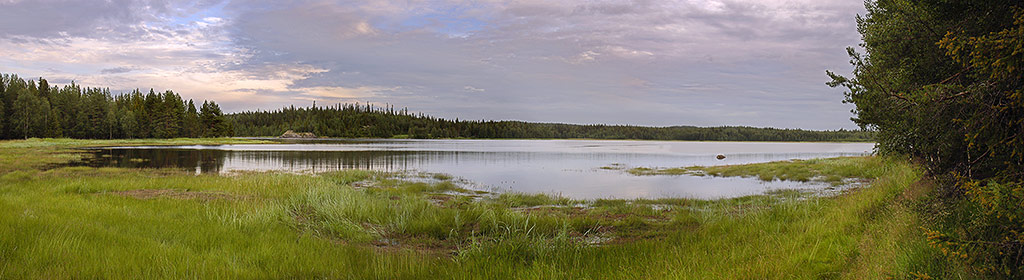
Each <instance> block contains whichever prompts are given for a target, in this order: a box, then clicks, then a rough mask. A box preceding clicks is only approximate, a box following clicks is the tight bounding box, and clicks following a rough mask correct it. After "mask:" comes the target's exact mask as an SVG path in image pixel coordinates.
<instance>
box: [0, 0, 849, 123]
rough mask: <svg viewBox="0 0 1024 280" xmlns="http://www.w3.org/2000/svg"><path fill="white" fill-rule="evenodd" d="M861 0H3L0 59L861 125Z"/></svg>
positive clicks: (193, 79) (127, 82) (214, 80)
mask: <svg viewBox="0 0 1024 280" xmlns="http://www.w3.org/2000/svg"><path fill="white" fill-rule="evenodd" d="M857 14H864V7H863V2H861V1H853V0H707V1H704V0H683V1H674V0H656V1H645V0H638V1H578V0H563V1H542V0H536V1H534V0H529V1H454V0H453V1H447V0H436V1H418V0H404V1H387V0H376V1H332V0H316V1H279V0H251V1H249V0H224V1H217V0H198V1H163V0H88V1H79V0H0V72H2V73H8V74H10V73H14V74H18V75H19V76H21V77H23V78H32V79H38V77H43V78H46V79H47V80H48V82H50V83H51V84H58V85H60V84H66V83H69V82H71V81H74V82H75V83H77V84H81V85H85V86H90V87H104V88H110V89H111V91H113V92H115V93H118V92H127V91H130V90H132V89H136V88H138V89H142V90H144V91H148V89H150V88H153V89H155V90H157V91H163V90H173V91H175V92H177V93H179V94H180V95H181V96H182V97H184V98H186V99H188V98H191V99H195V100H215V101H216V102H217V103H219V104H220V105H221V108H223V109H224V110H225V111H226V112H239V111H246V110H272V109H277V108H281V107H283V106H289V105H295V106H308V105H310V104H312V103H313V102H314V101H316V102H317V104H318V105H329V104H336V103H353V102H359V103H364V104H365V103H366V102H370V103H372V104H375V105H380V106H383V105H384V104H392V105H394V106H395V107H396V108H403V107H406V108H408V109H409V111H412V112H422V113H425V114H428V115H432V116H436V117H443V118H451V119H454V118H459V119H463V120H467V119H468V120H523V121H532V122H562V123H578V124H630V125H644V126H671V125H696V126H723V125H741V126H758V127H776V128H803V129H818V130H820V129H839V128H846V129H853V128H856V125H854V124H853V123H852V122H851V121H850V117H852V116H853V114H852V113H851V112H850V110H851V109H852V108H853V106H852V105H850V104H843V103H842V100H843V91H842V90H841V89H833V88H829V87H828V86H826V85H825V82H826V81H828V78H827V76H826V75H825V70H832V71H835V72H837V73H840V74H843V73H849V72H850V70H851V69H852V68H851V67H850V66H849V58H848V56H847V54H846V50H845V49H846V48H847V47H849V46H856V45H857V43H858V42H859V40H860V36H859V34H858V33H857V30H856V21H855V17H856V15H857Z"/></svg>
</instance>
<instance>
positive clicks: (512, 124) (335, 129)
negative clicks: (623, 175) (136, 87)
mask: <svg viewBox="0 0 1024 280" xmlns="http://www.w3.org/2000/svg"><path fill="white" fill-rule="evenodd" d="M228 119H230V120H231V123H233V124H234V126H235V133H236V134H237V135H246V136H276V135H280V134H281V133H282V132H284V131H286V130H295V131H301V132H313V133H314V134H316V135H318V136H325V137H342V138H356V137H374V138H391V137H396V136H397V137H410V138H421V139H426V138H520V139H521V138H553V139H566V138H590V139H643V140H700V141H705V140H706V141H869V140H871V139H872V138H871V137H872V135H871V133H870V132H866V131H859V130H857V131H848V130H837V131H811V130H801V129H775V128H754V127H693V126H672V127H643V126H629V125H574V124H557V123H528V122H521V121H465V120H458V119H456V120H447V119H441V118H435V117H430V116H426V115H423V114H410V113H409V112H408V110H406V109H402V110H395V109H394V108H393V107H390V106H386V107H375V106H372V105H358V104H335V105H333V106H316V105H315V104H314V105H313V106H311V107H308V108H296V107H294V106H293V107H288V108H283V109H280V110H273V111H247V112H241V113H236V114H231V115H228Z"/></svg>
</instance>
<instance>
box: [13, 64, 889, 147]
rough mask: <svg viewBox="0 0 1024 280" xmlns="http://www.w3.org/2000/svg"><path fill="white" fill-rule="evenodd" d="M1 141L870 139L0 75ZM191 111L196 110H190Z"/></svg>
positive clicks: (861, 134) (840, 133)
mask: <svg viewBox="0 0 1024 280" xmlns="http://www.w3.org/2000/svg"><path fill="white" fill-rule="evenodd" d="M0 94H2V96H0V103H2V104H0V110H2V112H0V138H2V139H19V138H30V137H67V138H89V139H123V138H175V137H224V136H277V135H280V134H281V133H283V132H285V131H287V130H294V131H300V132H312V133H314V134H316V135H318V136H323V137H343V138H366V137H370V138H392V137H408V138H420V139H429V138H556V139H564V138H589V139H644V140H700V141H869V140H871V137H872V133H870V132H868V131H860V130H855V131H849V130H837V131H812V130H802V129H776V128H755V127H739V126H725V127H694V126H671V127H644V126H631V125H575V124H559V123H529V122H522V121H484V120H480V121H466V120H458V119H456V120H448V119H442V118H436V117H431V116H427V115H424V114H416V113H410V112H409V111H408V109H395V108H394V107H392V106H385V107H378V106H372V105H368V104H364V105H360V104H340V103H339V104H335V105H332V106H317V105H316V104H315V103H314V104H313V105H312V106H310V107H304V108H302V107H300V108H296V107H294V106H291V107H286V108H282V109H279V110H273V111H245V112H240V113H234V114H224V113H223V112H222V111H221V109H220V106H218V105H217V103H216V102H214V101H203V102H202V104H200V105H196V104H197V103H198V102H195V101H193V100H184V99H182V98H181V96H180V95H178V94H177V93H174V92H173V91H170V90H168V91H165V92H162V93H158V92H155V91H154V90H152V89H151V90H149V92H148V93H145V94H144V93H142V91H139V90H134V91H132V92H129V93H117V94H114V93H111V92H110V90H109V89H103V88H90V87H83V86H81V85H77V84H74V83H71V84H69V85H65V86H63V87H60V86H50V85H49V83H48V82H47V81H46V79H44V78H39V79H38V80H31V79H29V80H26V79H23V78H21V77H19V76H17V75H14V74H2V75H0ZM197 107H198V108H197Z"/></svg>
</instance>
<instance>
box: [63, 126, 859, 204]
mask: <svg viewBox="0 0 1024 280" xmlns="http://www.w3.org/2000/svg"><path fill="white" fill-rule="evenodd" d="M873 146H874V144H870V143H773V142H674V141H611V140H390V139H388V140H331V141H294V142H283V143H280V144H252V145H216V146H145V147H110V148H101V149H94V150H92V152H91V153H89V154H87V155H86V156H84V157H83V159H82V164H85V165H89V166H119V167H137V168H154V167H161V168H186V169H188V170H193V169H194V170H195V172H196V173H228V172H233V171H269V170H277V171H289V172H314V173H315V172H324V171H334V170H342V169H372V170H381V171H398V172H429V173H445V174H449V175H451V176H453V177H455V178H461V179H465V180H466V181H469V182H472V185H470V187H472V188H475V189H481V190H489V191H514V192H526V193H548V194H560V195H563V196H566V197H571V198H579V199H595V198H664V197H688V198H725V197H738V196H744V195H751V194H760V193H764V192H766V191H770V190H776V189H814V188H819V189H820V188H826V187H828V186H827V185H821V184H802V183H795V182H778V181H776V182H761V181H758V180H755V179H749V178H712V177H698V176H689V175H681V176H634V175H631V174H628V173H625V172H624V171H622V170H608V169H602V168H601V167H606V166H612V165H615V166H621V167H624V168H632V167H682V166H693V165H725V164H743V163H755V162H768V161H778V160H788V159H810V158H826V157H838V156H858V155H866V154H869V153H870V151H871V149H872V147H873ZM718 154H723V155H725V156H726V158H725V159H724V160H718V159H716V158H715V156H716V155H718Z"/></svg>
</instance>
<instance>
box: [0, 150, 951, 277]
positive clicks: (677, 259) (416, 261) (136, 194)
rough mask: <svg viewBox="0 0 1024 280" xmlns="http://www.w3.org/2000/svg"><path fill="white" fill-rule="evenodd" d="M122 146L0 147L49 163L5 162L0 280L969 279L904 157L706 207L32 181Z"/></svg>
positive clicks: (244, 182)
mask: <svg viewBox="0 0 1024 280" xmlns="http://www.w3.org/2000/svg"><path fill="white" fill-rule="evenodd" d="M176 141H181V142H179V143H181V144H185V143H189V142H187V141H185V140H176ZM202 141H211V142H210V143H213V142H216V141H218V140H202ZM226 141H235V140H226ZM128 142H131V143H145V144H156V143H166V142H163V141H154V142H146V141H137V142H133V141H128ZM123 144H124V143H123V142H107V141H77V140H28V141H7V142H0V147H3V149H2V150H0V157H7V158H15V159H19V160H20V159H21V157H23V156H25V155H27V154H38V155H42V156H39V157H40V158H42V159H25V160H24V161H28V162H30V164H28V165H27V167H26V165H21V164H13V163H8V162H5V163H3V164H0V170H2V171H0V172H2V173H0V236H3V238H0V278H2V279H22V278H46V279H54V278H57V279H60V278H124V277H128V276H129V275H130V276H131V277H139V278H358V279H366V278H378V279H379V278H384V279H396V278H456V279H481V278H483V279H494V278H520V279H536V278H572V279H577V278H611V279H621V278H626V279H641V278H643V279H647V278H673V279H679V278H682V279H734V278H758V279H763V278H773V279H778V278H784V279H792V278H797V279H817V278H846V279H879V278H886V277H894V278H915V277H916V276H920V275H928V276H931V277H936V278H957V277H965V278H970V277H971V275H962V272H961V270H960V269H959V268H957V267H955V266H949V265H946V264H944V263H942V262H941V261H940V258H939V254H937V253H936V252H935V249H933V248H930V247H928V245H927V243H926V242H925V241H924V239H923V237H922V235H921V233H920V230H919V226H920V225H921V223H922V219H920V218H919V216H918V215H919V214H918V213H919V211H917V210H916V207H918V206H917V205H918V203H919V202H918V201H920V199H921V197H926V196H928V195H929V190H930V185H929V184H927V182H925V181H921V171H920V170H918V169H917V168H915V167H914V166H912V165H910V164H908V163H906V162H904V161H899V160H892V159H884V158H877V157H863V158H841V159H828V160H820V161H801V162H789V163H773V164H768V165H761V166H758V165H751V166H753V167H749V166H735V167H729V168H725V169H722V170H717V171H715V170H708V171H705V172H708V174H720V175H716V176H753V175H750V174H758V175H757V176H761V175H762V174H771V175H772V176H771V178H780V179H781V178H819V177H825V178H827V177H829V176H836V177H839V178H863V179H868V180H872V183H871V184H870V186H868V187H863V188H859V189H855V190H853V191H849V192H848V193H845V194H842V195H839V196H836V197H815V196H806V195H804V194H801V193H799V192H778V193H773V194H769V195H761V196H749V197H742V198H734V199H723V200H713V201H706V200H690V199H653V200H652V199H638V200H595V201H576V200H570V199H566V198H562V197H558V196H552V195H543V194H539V195H538V194H514V193H504V194H500V195H483V196H481V195H477V194H476V193H474V192H472V191H467V190H464V189H462V188H460V187H458V185H457V184H454V183H453V182H452V181H451V176H432V177H431V179H432V181H426V182H422V181H404V180H396V179H394V178H392V177H390V176H389V175H388V174H385V173H379V172H372V171H363V170H349V171H340V172H331V173H324V174H319V175H297V174H282V173H250V174H244V175H238V176H228V177H224V176H215V175H198V176H197V175H193V174H188V173H184V172H180V171H174V170H160V169H148V170H138V169H117V168H84V167H70V168H55V169H50V170H46V171H42V170H40V168H41V167H42V166H46V165H48V164H51V163H56V162H60V161H62V160H66V159H67V158H69V157H74V155H73V154H72V155H71V156H68V155H66V154H64V153H67V152H68V151H70V148H72V147H80V146H85V145H123ZM736 170H743V171H742V172H740V171H736ZM712 172H720V173H712Z"/></svg>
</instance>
